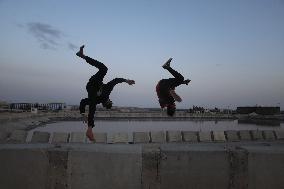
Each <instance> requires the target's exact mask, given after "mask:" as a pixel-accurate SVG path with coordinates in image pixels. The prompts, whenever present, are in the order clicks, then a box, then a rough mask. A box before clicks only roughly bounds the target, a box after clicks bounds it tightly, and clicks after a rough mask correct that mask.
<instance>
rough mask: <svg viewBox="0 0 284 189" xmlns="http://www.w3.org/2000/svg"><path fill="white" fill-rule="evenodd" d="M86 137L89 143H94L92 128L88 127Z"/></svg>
mask: <svg viewBox="0 0 284 189" xmlns="http://www.w3.org/2000/svg"><path fill="white" fill-rule="evenodd" d="M86 136H87V137H88V139H89V140H90V141H95V138H94V134H93V130H92V127H88V129H87V132H86Z"/></svg>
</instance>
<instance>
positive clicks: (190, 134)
mask: <svg viewBox="0 0 284 189" xmlns="http://www.w3.org/2000/svg"><path fill="white" fill-rule="evenodd" d="M182 138H183V141H184V142H197V141H198V139H197V132H195V131H182Z"/></svg>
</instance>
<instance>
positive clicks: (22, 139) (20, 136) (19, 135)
mask: <svg viewBox="0 0 284 189" xmlns="http://www.w3.org/2000/svg"><path fill="white" fill-rule="evenodd" d="M27 135H28V132H27V131H24V130H15V131H13V132H12V133H11V136H10V138H9V139H8V141H9V143H26V138H27Z"/></svg>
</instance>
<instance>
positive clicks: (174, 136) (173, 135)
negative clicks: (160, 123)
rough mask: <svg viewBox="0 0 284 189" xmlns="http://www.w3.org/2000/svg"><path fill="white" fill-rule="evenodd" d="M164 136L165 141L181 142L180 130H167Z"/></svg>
mask: <svg viewBox="0 0 284 189" xmlns="http://www.w3.org/2000/svg"><path fill="white" fill-rule="evenodd" d="M166 138H167V142H182V137H181V132H180V131H167V132H166Z"/></svg>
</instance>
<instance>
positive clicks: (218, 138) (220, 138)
mask: <svg viewBox="0 0 284 189" xmlns="http://www.w3.org/2000/svg"><path fill="white" fill-rule="evenodd" d="M213 137H214V142H226V137H225V134H224V131H213Z"/></svg>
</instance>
